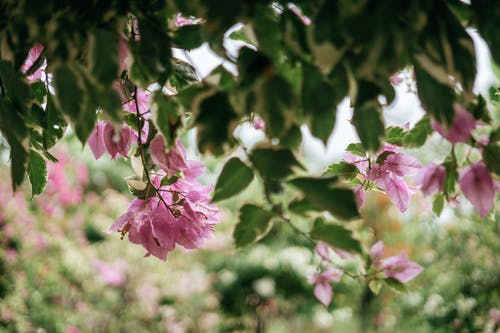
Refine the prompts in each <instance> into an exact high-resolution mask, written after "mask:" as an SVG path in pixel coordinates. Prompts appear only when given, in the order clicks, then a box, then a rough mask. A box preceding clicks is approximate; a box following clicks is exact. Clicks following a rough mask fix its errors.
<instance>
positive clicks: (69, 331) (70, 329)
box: [65, 325, 80, 333]
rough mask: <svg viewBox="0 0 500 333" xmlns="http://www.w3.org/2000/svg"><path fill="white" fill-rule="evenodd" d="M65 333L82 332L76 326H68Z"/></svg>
mask: <svg viewBox="0 0 500 333" xmlns="http://www.w3.org/2000/svg"><path fill="white" fill-rule="evenodd" d="M65 333H80V330H79V329H78V327H76V326H73V325H68V326H66V330H65Z"/></svg>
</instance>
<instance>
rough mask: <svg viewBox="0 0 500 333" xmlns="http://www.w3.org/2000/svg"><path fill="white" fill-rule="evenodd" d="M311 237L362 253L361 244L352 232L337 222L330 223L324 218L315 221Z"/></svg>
mask: <svg viewBox="0 0 500 333" xmlns="http://www.w3.org/2000/svg"><path fill="white" fill-rule="evenodd" d="M311 238H313V239H316V240H320V241H323V242H325V243H327V244H328V245H330V246H332V247H335V248H339V249H342V250H344V251H348V252H357V253H362V252H363V250H362V249H361V244H360V243H359V241H358V240H357V239H354V238H353V237H352V232H351V231H350V230H347V229H345V228H343V227H341V226H339V225H337V224H333V223H328V222H326V221H325V220H324V219H322V218H317V219H316V220H315V221H314V226H313V228H312V230H311Z"/></svg>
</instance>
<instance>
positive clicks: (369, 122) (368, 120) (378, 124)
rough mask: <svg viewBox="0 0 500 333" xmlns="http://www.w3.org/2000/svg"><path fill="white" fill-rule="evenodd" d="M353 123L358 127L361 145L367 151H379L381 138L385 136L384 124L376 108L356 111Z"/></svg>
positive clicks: (363, 107)
mask: <svg viewBox="0 0 500 333" xmlns="http://www.w3.org/2000/svg"><path fill="white" fill-rule="evenodd" d="M352 123H353V125H354V127H356V131H357V132H358V135H359V138H360V139H361V143H362V145H363V147H364V148H365V149H366V150H370V151H377V150H378V149H379V148H380V138H382V137H383V136H384V132H385V129H384V123H383V122H382V119H381V118H380V113H379V111H378V109H377V108H376V107H374V106H368V105H367V106H361V107H358V108H356V109H355V110H354V116H353V117H352Z"/></svg>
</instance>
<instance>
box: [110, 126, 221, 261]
mask: <svg viewBox="0 0 500 333" xmlns="http://www.w3.org/2000/svg"><path fill="white" fill-rule="evenodd" d="M151 155H152V158H153V161H155V163H156V164H157V165H158V166H159V167H160V168H162V170H159V171H158V172H156V173H153V174H151V176H150V183H149V184H148V186H147V187H146V188H145V190H144V192H145V194H144V196H143V198H136V199H134V200H133V201H132V203H131V204H130V206H129V208H128V211H127V212H126V213H125V214H123V215H122V216H120V217H119V218H118V219H117V220H116V221H115V223H114V224H113V225H112V226H111V227H110V228H109V229H108V232H109V233H112V232H115V231H118V232H120V233H121V234H122V236H125V234H128V239H129V241H130V242H132V243H135V244H141V245H142V246H143V247H144V248H145V249H146V251H147V253H146V256H149V255H151V254H152V255H154V256H156V257H158V258H160V259H162V260H166V258H167V253H168V252H170V251H172V250H173V249H174V248H175V246H176V244H178V245H181V246H182V247H184V248H186V249H194V248H199V247H200V246H201V245H202V243H203V240H204V239H205V238H208V237H211V236H212V229H213V226H214V225H215V224H216V223H218V221H219V219H220V216H219V210H218V208H217V207H216V206H215V205H212V204H210V203H209V200H210V197H209V192H210V191H211V187H210V186H202V185H201V184H200V183H199V182H198V181H197V180H196V177H197V176H199V175H200V174H201V172H202V171H203V165H202V164H201V163H198V162H196V161H190V160H186V152H185V150H184V147H183V145H182V143H181V142H180V141H177V143H176V144H175V145H174V147H173V148H172V149H171V150H170V151H169V152H166V151H165V145H164V142H163V138H162V137H161V136H157V137H155V139H153V141H152V142H151ZM172 179H173V180H172ZM163 180H167V181H166V182H165V181H163ZM162 181H163V182H162Z"/></svg>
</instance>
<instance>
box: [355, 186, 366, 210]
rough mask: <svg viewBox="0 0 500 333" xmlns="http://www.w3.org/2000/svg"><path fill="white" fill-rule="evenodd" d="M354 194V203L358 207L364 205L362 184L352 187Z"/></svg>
mask: <svg viewBox="0 0 500 333" xmlns="http://www.w3.org/2000/svg"><path fill="white" fill-rule="evenodd" d="M353 191H354V195H355V196H356V203H357V204H358V207H359V208H361V207H363V206H364V205H365V199H366V190H365V188H364V187H363V185H358V186H356V187H355V188H353Z"/></svg>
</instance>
